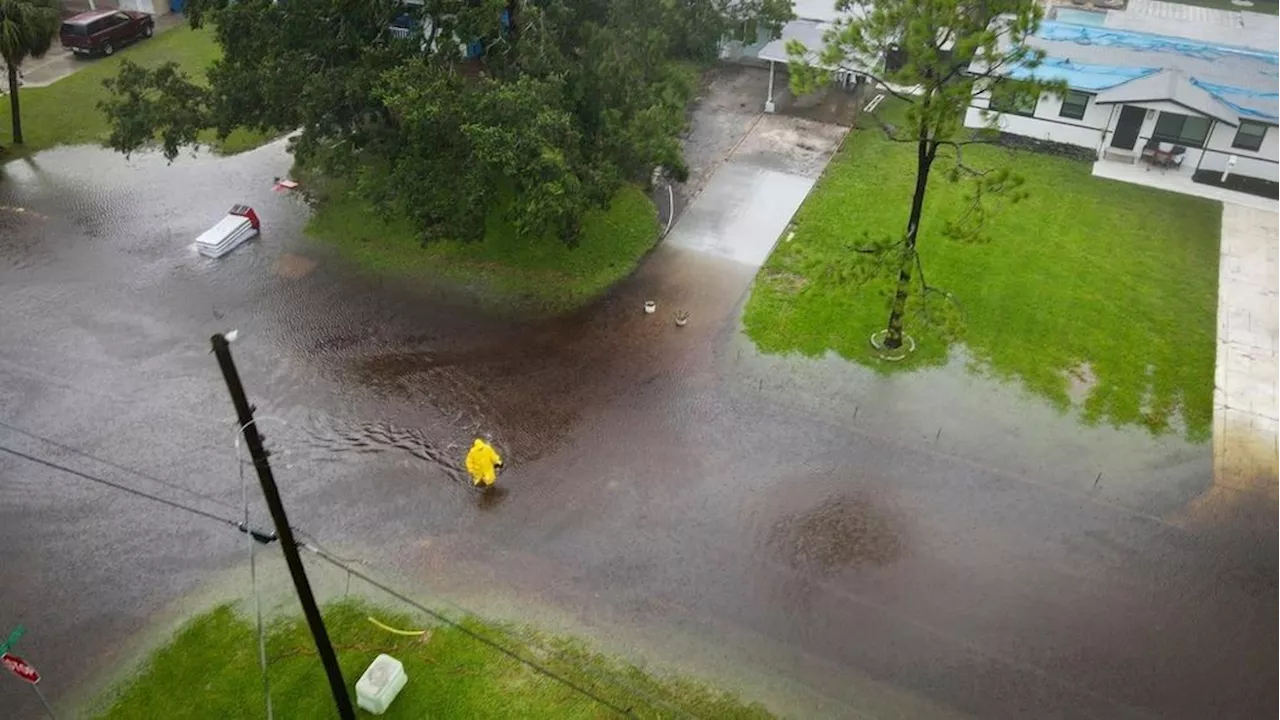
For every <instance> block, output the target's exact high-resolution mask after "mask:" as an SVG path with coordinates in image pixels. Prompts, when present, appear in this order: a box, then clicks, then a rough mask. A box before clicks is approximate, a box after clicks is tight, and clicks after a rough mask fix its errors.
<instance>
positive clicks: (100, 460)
mask: <svg viewBox="0 0 1280 720" xmlns="http://www.w3.org/2000/svg"><path fill="white" fill-rule="evenodd" d="M0 427H4V428H8V429H9V430H12V431H13V432H16V433H18V434H19V435H26V436H27V437H29V438H32V439H34V440H39V441H40V442H43V443H48V444H49V445H52V446H54V447H56V448H58V449H60V450H65V451H66V452H69V453H72V454H75V455H79V456H81V457H85V458H88V459H90V460H93V461H94V462H97V463H101V464H103V465H106V466H107V467H109V468H114V469H116V470H119V471H120V472H126V473H129V474H131V475H137V476H138V477H140V478H142V479H144V480H149V481H151V482H153V483H155V484H157V485H162V486H164V487H167V488H169V489H171V490H177V491H178V492H184V493H187V494H188V495H190V496H192V497H197V498H200V499H201V500H205V501H207V502H211V503H213V504H215V505H221V506H222V507H224V508H226V509H228V510H236V509H238V508H236V506H234V505H232V504H230V503H227V502H223V501H222V500H219V499H218V498H216V497H213V496H212V495H206V494H204V493H202V492H198V491H196V490H192V489H191V488H187V487H183V486H182V485H179V484H177V483H175V482H170V481H168V480H162V479H160V478H158V477H156V476H154V475H149V474H147V473H144V472H142V471H141V470H136V469H134V468H131V467H128V466H127V465H121V464H120V463H117V462H112V461H111V460H108V459H106V458H104V457H99V456H97V455H94V454H93V453H91V452H88V451H85V450H81V449H80V448H77V447H74V446H71V445H67V444H65V443H61V442H58V441H57V440H54V439H52V438H47V437H45V436H43V435H38V434H36V433H33V432H31V431H30V430H23V429H22V428H20V427H17V426H14V425H10V424H9V423H7V422H5V421H3V420H0Z"/></svg>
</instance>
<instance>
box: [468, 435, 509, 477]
mask: <svg viewBox="0 0 1280 720" xmlns="http://www.w3.org/2000/svg"><path fill="white" fill-rule="evenodd" d="M500 465H502V456H501V455H499V454H498V453H497V451H495V450H494V449H493V447H492V446H491V445H489V443H487V442H485V441H483V440H481V439H480V438H476V441H475V442H474V443H472V444H471V449H470V450H468V451H467V472H468V473H470V475H471V482H472V484H474V485H475V486H476V487H489V486H490V485H493V484H494V483H495V482H497V480H498V470H497V468H498V466H500Z"/></svg>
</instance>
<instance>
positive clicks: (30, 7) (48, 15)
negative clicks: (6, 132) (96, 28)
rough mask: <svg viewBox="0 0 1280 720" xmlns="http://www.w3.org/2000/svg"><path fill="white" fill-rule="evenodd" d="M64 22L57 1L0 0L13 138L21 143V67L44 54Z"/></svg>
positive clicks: (0, 51) (0, 42) (1, 51)
mask: <svg viewBox="0 0 1280 720" xmlns="http://www.w3.org/2000/svg"><path fill="white" fill-rule="evenodd" d="M61 25H62V16H61V14H60V13H59V12H58V3H57V1H56V0H0V59H3V60H4V64H5V66H6V68H5V69H6V71H7V72H8V75H9V77H8V87H9V94H10V95H11V96H12V98H11V101H10V103H9V112H10V114H11V115H12V119H13V141H14V142H15V143H18V144H22V110H21V107H20V106H19V104H18V102H19V101H18V87H19V86H20V85H21V84H22V83H21V82H20V81H19V79H18V69H19V68H20V67H21V66H22V63H23V61H24V60H26V59H27V58H28V57H34V58H39V57H43V56H44V54H45V53H46V52H48V51H49V48H50V47H52V46H53V39H54V38H55V37H57V35H58V28H59V27H60V26H61Z"/></svg>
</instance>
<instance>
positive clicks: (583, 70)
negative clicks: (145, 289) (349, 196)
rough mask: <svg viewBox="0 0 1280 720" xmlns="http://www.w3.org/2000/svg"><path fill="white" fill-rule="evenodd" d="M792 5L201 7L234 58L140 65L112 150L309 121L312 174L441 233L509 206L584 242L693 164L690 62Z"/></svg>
mask: <svg viewBox="0 0 1280 720" xmlns="http://www.w3.org/2000/svg"><path fill="white" fill-rule="evenodd" d="M790 12H791V7H790V0H751V2H745V3H744V2H736V1H734V0H424V2H423V3H421V4H414V5H401V4H399V3H397V2H393V1H392V0H354V1H353V0H282V1H281V2H278V3H277V2H273V1H272V0H238V1H237V2H234V3H233V2H229V1H228V0H192V1H191V2H190V3H189V5H188V13H187V14H188V17H189V19H190V21H191V22H192V24H194V25H197V26H199V25H202V24H204V23H206V22H207V23H210V24H211V25H212V26H213V29H214V32H215V34H216V38H217V41H218V43H219V44H220V45H221V46H222V49H223V57H222V58H221V59H220V60H218V61H217V62H215V63H214V65H213V66H212V67H211V68H210V69H209V71H208V77H207V80H206V81H201V80H198V79H195V78H190V77H185V76H183V75H182V74H181V73H180V72H179V71H178V70H177V69H176V67H174V66H172V65H168V66H162V67H160V68H157V69H154V70H147V69H143V68H139V67H137V66H135V65H131V64H129V63H125V65H124V67H123V68H122V70H121V72H120V74H119V76H118V77H116V78H115V79H113V80H110V81H108V84H109V87H110V88H111V90H112V91H113V96H112V99H111V100H109V101H107V102H105V103H103V106H102V108H103V110H104V111H105V112H106V114H107V116H108V118H109V120H110V122H111V129H112V132H111V138H110V143H111V145H112V146H113V147H114V148H116V149H117V150H120V151H122V152H126V153H127V152H132V151H134V150H137V149H139V148H141V147H144V146H147V145H149V144H151V143H153V142H154V141H155V140H156V139H157V138H158V139H159V140H160V143H161V146H162V148H163V151H164V153H165V155H166V156H167V157H169V158H170V159H173V158H174V157H176V155H177V154H178V153H179V152H181V149H182V148H183V147H185V146H192V145H195V144H196V143H197V139H198V137H199V136H200V133H201V132H202V131H205V130H206V129H209V128H212V129H214V130H215V131H216V133H217V134H218V135H219V136H220V137H225V136H226V135H228V134H229V133H230V132H231V131H232V130H234V129H236V128H237V127H246V128H250V129H254V130H258V131H277V132H289V131H293V130H295V129H298V130H300V132H299V134H298V135H297V136H296V138H295V141H294V143H293V145H292V149H293V152H294V153H295V156H296V157H297V159H298V161H299V162H301V163H303V164H306V165H309V166H313V167H315V168H317V169H319V170H320V171H322V172H324V173H326V174H331V175H346V176H349V177H351V178H352V179H353V180H355V181H356V187H357V188H358V190H359V191H360V192H361V193H362V194H364V195H365V196H366V197H368V198H369V199H370V200H372V201H374V202H376V203H377V204H378V205H379V206H380V207H382V208H384V209H386V210H387V211H389V212H396V213H400V214H403V215H405V216H408V217H410V218H412V219H413V220H414V221H416V222H417V223H418V224H419V225H420V226H421V228H422V231H423V237H424V241H425V240H429V239H432V238H436V237H447V238H454V239H471V238H478V237H480V236H482V235H483V232H484V225H485V218H486V217H487V215H488V214H489V213H490V211H491V210H492V209H493V208H495V207H497V208H500V209H501V210H503V211H504V212H506V213H507V214H508V215H509V217H510V218H511V220H512V221H513V222H514V225H515V227H516V228H517V229H518V230H519V232H521V233H522V234H527V235H528V236H530V237H544V236H548V235H555V236H558V237H560V238H561V239H563V240H565V241H567V242H573V241H574V240H575V239H576V238H577V226H578V220H579V218H581V216H582V214H583V212H584V211H585V210H586V209H587V208H588V207H590V206H593V205H595V206H599V205H603V204H605V203H607V202H608V200H609V199H610V198H611V197H612V196H613V194H614V192H615V191H616V190H617V188H618V187H619V184H620V183H623V182H627V181H634V180H639V179H641V178H644V177H646V176H647V175H648V173H649V172H650V170H651V169H652V168H653V167H654V166H655V165H663V166H666V167H670V168H674V169H676V171H677V172H678V171H679V170H680V168H682V167H683V163H682V159H681V155H680V147H679V143H678V136H679V133H680V131H681V130H682V128H683V125H684V122H685V111H686V105H687V102H688V100H689V98H690V97H691V93H692V92H693V87H692V83H693V76H692V74H691V73H690V72H689V70H688V69H687V68H688V65H687V63H688V61H698V60H704V59H707V58H711V57H714V55H715V53H716V50H717V47H718V43H719V40H720V39H721V37H722V36H723V35H724V34H725V32H726V31H727V29H728V28H730V27H731V26H732V25H733V24H734V23H739V22H742V21H744V20H745V19H747V18H752V19H757V20H758V22H760V24H761V26H763V27H766V28H776V27H780V25H781V23H782V22H783V21H785V19H786V18H789V17H790ZM406 19H407V20H408V22H406V21H405V20H406ZM393 22H395V24H396V25H397V27H399V28H401V30H400V31H399V32H396V31H393V30H392V28H391V26H392V24H393ZM406 27H407V28H408V29H407V30H405V29H404V28H406Z"/></svg>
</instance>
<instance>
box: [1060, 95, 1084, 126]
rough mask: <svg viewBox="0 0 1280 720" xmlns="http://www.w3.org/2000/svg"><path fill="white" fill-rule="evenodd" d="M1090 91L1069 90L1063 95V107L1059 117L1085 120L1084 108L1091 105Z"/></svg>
mask: <svg viewBox="0 0 1280 720" xmlns="http://www.w3.org/2000/svg"><path fill="white" fill-rule="evenodd" d="M1090 97H1092V96H1091V95H1090V94H1089V93H1082V92H1080V91H1078V90H1068V91H1067V94H1066V95H1063V96H1062V109H1061V110H1060V111H1058V116H1059V117H1064V118H1071V119H1072V120H1083V119H1084V109H1085V108H1087V107H1089V98H1090Z"/></svg>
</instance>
